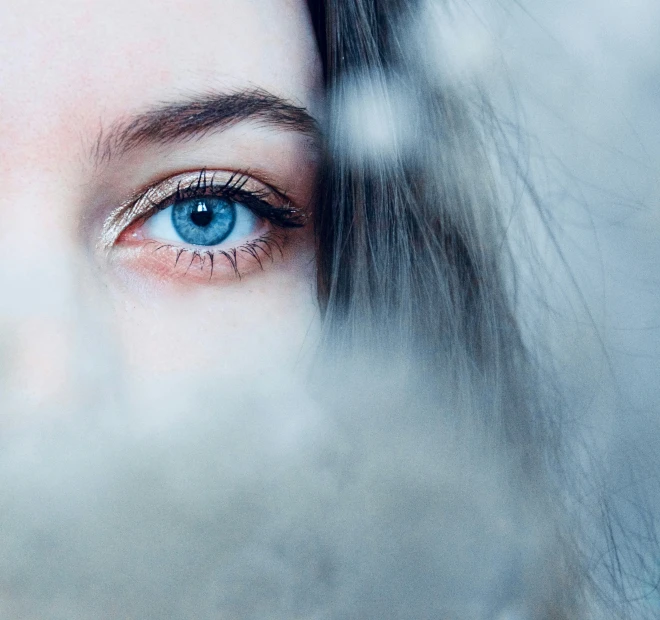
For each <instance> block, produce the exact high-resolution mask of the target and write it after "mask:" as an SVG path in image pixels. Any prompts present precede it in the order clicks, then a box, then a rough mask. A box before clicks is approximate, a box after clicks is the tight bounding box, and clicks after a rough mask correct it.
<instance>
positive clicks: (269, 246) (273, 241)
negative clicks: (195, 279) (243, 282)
mask: <svg viewBox="0 0 660 620" xmlns="http://www.w3.org/2000/svg"><path fill="white" fill-rule="evenodd" d="M152 243H153V244H155V245H156V246H157V247H155V248H154V252H158V251H159V250H162V249H171V248H177V246H175V245H173V244H170V243H158V242H157V241H152ZM274 249H276V250H277V251H278V252H279V253H280V255H281V254H282V252H283V250H282V245H281V240H280V239H279V238H278V237H277V235H276V234H273V233H265V234H263V235H261V236H260V237H257V238H256V239H251V240H250V241H247V242H245V243H244V244H243V245H240V246H238V247H235V248H229V249H227V250H202V251H200V250H193V249H189V248H177V254H176V259H175V261H174V266H175V267H176V266H177V265H178V264H179V260H180V259H181V257H182V256H183V255H184V254H190V262H189V263H188V266H187V267H186V270H185V274H187V273H188V272H189V271H190V269H192V268H193V265H194V264H195V261H196V260H199V268H200V269H204V266H205V264H206V257H208V259H209V263H210V274H209V280H210V279H211V278H212V277H213V270H214V268H215V258H216V257H222V258H223V259H225V260H226V261H227V263H228V264H229V266H230V267H231V268H232V270H233V271H234V275H235V276H236V277H237V278H238V279H239V280H240V279H241V273H240V271H239V269H238V254H239V253H242V254H247V255H248V256H250V257H251V258H253V259H254V260H255V261H256V263H257V264H258V265H259V268H260V269H261V270H262V271H263V269H264V265H263V262H262V257H261V256H260V255H259V254H260V253H261V254H262V255H264V256H267V257H268V259H269V260H270V261H271V262H272V261H273V259H274V257H273V250H274Z"/></svg>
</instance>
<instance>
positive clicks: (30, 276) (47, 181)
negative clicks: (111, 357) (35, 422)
mask: <svg viewBox="0 0 660 620" xmlns="http://www.w3.org/2000/svg"><path fill="white" fill-rule="evenodd" d="M19 169H20V170H19ZM3 172H6V171H3ZM0 181H1V183H0V185H1V187H2V191H1V193H0V222H1V224H0V291H1V292H2V293H1V295H0V348H1V350H0V360H1V366H0V372H1V373H2V376H1V377H0V387H1V388H2V395H1V396H0V399H1V401H0V414H1V415H2V421H1V422H0V426H2V425H3V424H10V425H11V424H13V423H15V422H17V421H18V420H21V421H22V420H25V419H26V418H29V417H30V416H29V415H28V414H29V413H30V412H32V413H34V412H35V411H44V412H46V411H52V410H55V409H61V408H62V407H63V406H64V407H66V406H67V405H69V404H71V402H72V400H73V399H75V383H76V380H77V377H78V376H79V373H78V372H77V368H78V367H79V365H80V363H81V362H80V360H77V359H76V357H77V355H78V352H79V351H80V348H81V347H80V343H81V340H82V338H81V333H80V330H81V320H80V319H81V315H82V310H83V309H84V307H85V288H84V287H83V286H81V283H82V280H83V278H82V276H83V273H82V272H83V271H84V267H85V265H84V254H83V252H82V251H81V243H80V240H79V239H78V234H77V222H76V220H77V214H76V211H77V210H76V204H75V200H76V198H75V196H74V195H73V194H72V192H71V191H70V190H69V188H70V187H72V186H75V184H73V183H72V182H71V181H70V180H69V181H67V180H66V179H63V178H61V177H59V176H58V175H57V174H54V173H53V172H52V171H50V172H49V171H48V170H42V171H41V172H40V171H39V169H38V167H36V166H34V165H33V166H31V167H29V168H28V167H27V165H26V166H13V167H12V169H11V170H10V171H9V173H8V174H3V178H2V179H0Z"/></svg>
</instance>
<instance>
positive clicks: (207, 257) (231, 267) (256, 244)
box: [114, 230, 286, 285]
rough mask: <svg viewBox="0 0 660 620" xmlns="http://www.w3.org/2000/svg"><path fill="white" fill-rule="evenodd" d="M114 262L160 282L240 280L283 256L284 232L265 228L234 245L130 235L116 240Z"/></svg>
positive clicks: (194, 283)
mask: <svg viewBox="0 0 660 620" xmlns="http://www.w3.org/2000/svg"><path fill="white" fill-rule="evenodd" d="M118 241H119V243H118V244H117V245H116V246H115V252H114V261H115V262H118V263H119V265H120V266H121V268H122V270H123V269H128V270H129V271H130V272H137V273H141V274H142V275H144V276H146V277H148V278H149V279H154V280H156V281H160V282H163V283H165V282H168V281H177V282H180V283H182V284H190V285H199V284H211V283H213V282H215V283H219V282H223V281H224V282H231V281H237V280H240V279H241V278H243V277H246V276H248V275H249V274H251V273H253V272H261V271H266V270H268V269H269V268H270V266H271V265H273V264H275V263H277V262H278V261H279V260H280V259H281V258H283V256H284V248H285V243H286V239H285V234H284V233H283V232H282V231H274V230H270V231H266V232H265V233H264V234H262V235H259V236H256V237H253V238H252V239H249V240H247V241H246V242H245V243H242V244H233V247H232V246H231V245H230V246H227V247H217V246H216V247H208V248H204V247H200V246H195V247H191V246H188V247H186V246H183V245H177V244H173V243H169V242H166V241H158V240H154V239H145V238H144V237H141V236H140V235H139V233H138V234H130V235H128V236H127V237H126V238H125V239H120V240H118Z"/></svg>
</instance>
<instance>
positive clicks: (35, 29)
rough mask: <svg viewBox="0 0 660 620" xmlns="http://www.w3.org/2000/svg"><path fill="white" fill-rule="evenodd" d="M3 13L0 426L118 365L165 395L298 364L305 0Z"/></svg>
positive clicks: (310, 67)
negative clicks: (0, 411) (0, 416)
mask: <svg viewBox="0 0 660 620" xmlns="http://www.w3.org/2000/svg"><path fill="white" fill-rule="evenodd" d="M0 23H2V24H3V26H2V30H3V35H2V37H1V38H0V180H1V182H2V193H1V194H0V221H2V226H1V227H0V235H1V242H0V252H1V253H2V269H1V270H0V278H1V279H2V282H1V284H0V285H1V287H2V291H3V293H2V299H1V301H0V308H1V312H0V316H1V319H2V325H1V329H2V343H0V344H2V348H3V351H4V354H5V355H4V360H3V363H4V368H3V371H4V372H3V381H4V385H3V386H2V387H3V388H4V393H5V395H6V401H7V402H6V403H5V412H7V415H5V421H7V420H10V421H14V420H15V419H16V415H15V414H17V413H19V412H20V413H21V415H22V414H24V413H25V412H26V411H36V410H41V409H43V408H50V407H52V406H53V405H55V406H57V407H60V406H61V407H64V408H66V407H69V406H71V405H75V404H76V403H77V401H79V400H80V399H81V398H83V397H84V395H81V392H82V391H84V390H81V389H80V386H81V382H82V383H85V382H86V383H87V384H88V386H89V385H91V386H92V390H91V394H92V396H93V395H94V387H93V386H94V385H95V384H94V382H95V381H97V380H98V379H99V377H103V376H105V378H106V379H107V376H106V375H107V374H108V372H110V371H109V370H108V369H109V368H112V371H111V372H112V373H115V372H116V371H117V369H119V375H120V376H119V377H116V379H117V381H120V382H121V383H122V384H123V385H127V386H131V385H132V386H133V387H136V386H140V387H141V388H144V389H146V390H147V391H148V392H149V391H151V393H157V394H160V395H161V396H164V395H167V394H170V392H172V393H173V392H176V391H177V390H179V388H180V386H181V385H183V384H185V385H187V386H188V388H190V386H191V385H192V386H194V385H196V384H199V385H204V384H205V383H206V382H208V380H209V378H211V377H213V378H222V377H224V378H225V379H227V378H228V379H229V380H230V381H231V382H233V383H235V382H239V383H240V382H241V381H243V380H245V381H246V384H247V385H249V384H250V383H252V382H253V381H254V380H255V377H263V374H264V373H268V372H279V371H282V370H287V371H288V370H291V369H293V368H295V367H300V366H301V365H302V366H304V364H303V363H302V360H304V358H305V353H306V351H308V350H309V349H310V344H311V343H313V342H314V335H315V332H316V329H317V324H318V311H317V306H316V302H315V290H314V279H315V276H314V270H315V265H314V254H313V233H312V230H311V225H310V224H309V219H310V218H309V215H310V209H311V208H312V207H313V205H312V204H311V203H312V194H313V187H314V179H315V170H316V162H317V146H318V141H317V135H316V125H315V123H314V120H313V119H314V118H315V117H316V118H318V106H319V104H320V100H321V93H320V85H321V67H320V60H319V57H318V52H317V49H316V46H315V41H314V36H313V31H312V28H311V23H310V20H309V15H308V13H307V8H306V5H305V3H304V2H303V0H208V1H207V0H188V1H186V2H180V1H174V0H164V1H162V2H159V3H151V2H145V1H144V0H130V1H129V0H116V1H114V2H104V1H101V0H88V1H84V2H82V1H80V0H63V2H57V3H52V2H41V1H39V0H28V4H25V3H23V4H21V7H20V9H19V8H17V6H16V4H15V3H4V4H2V7H1V8H0ZM88 392H89V390H88ZM88 396H89V394H88ZM97 396H98V394H97ZM166 397H167V396H166ZM78 404H80V403H78Z"/></svg>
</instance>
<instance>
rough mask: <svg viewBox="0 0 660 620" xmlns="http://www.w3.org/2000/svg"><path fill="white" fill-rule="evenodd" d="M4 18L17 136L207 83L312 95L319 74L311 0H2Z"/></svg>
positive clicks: (2, 96)
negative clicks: (309, 9)
mask: <svg viewBox="0 0 660 620" xmlns="http://www.w3.org/2000/svg"><path fill="white" fill-rule="evenodd" d="M0 23H2V25H3V27H2V36H1V37H0V136H4V138H2V141H3V142H5V140H6V139H8V141H10V142H11V143H12V144H13V146H16V145H17V144H18V143H17V140H18V142H20V140H21V139H25V138H26V136H29V135H31V134H33V133H39V132H41V131H45V130H51V131H52V130H53V129H54V127H53V126H55V127H58V128H59V129H60V130H62V131H66V130H67V129H68V130H73V129H75V130H76V131H78V132H80V129H81V128H85V127H87V126H89V127H90V129H91V128H92V127H93V128H94V129H98V125H99V121H101V122H103V121H106V122H112V121H113V120H114V119H115V118H116V117H117V116H119V115H121V114H122V113H124V112H125V111H129V110H134V109H140V108H142V107H144V106H146V105H150V104H153V103H154V102H161V101H168V100H171V99H172V98H175V97H177V96H182V95H184V96H185V95H187V94H189V93H191V92H200V91H201V92H204V91H206V90H209V89H214V90H225V89H227V90H230V89H232V88H244V87H247V86H258V87H260V88H264V89H267V90H270V91H272V92H274V93H275V94H278V95H280V96H283V97H286V98H288V99H291V100H293V101H296V102H299V103H300V104H302V105H305V106H308V105H310V103H311V101H310V99H311V98H312V96H313V94H314V91H315V89H316V88H317V86H318V80H319V76H320V67H319V66H318V57H317V54H316V48H315V42H314V38H313V32H312V29H311V25H310V21H309V16H308V14H307V8H306V5H305V2H304V1H303V0H164V1H160V2H153V1H151V0H112V1H108V0H63V1H62V0H60V1H59V2H52V1H50V0H47V1H44V0H26V1H23V2H21V3H20V4H19V3H12V2H5V3H0ZM5 144H7V142H5Z"/></svg>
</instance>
